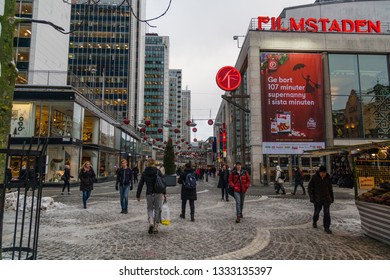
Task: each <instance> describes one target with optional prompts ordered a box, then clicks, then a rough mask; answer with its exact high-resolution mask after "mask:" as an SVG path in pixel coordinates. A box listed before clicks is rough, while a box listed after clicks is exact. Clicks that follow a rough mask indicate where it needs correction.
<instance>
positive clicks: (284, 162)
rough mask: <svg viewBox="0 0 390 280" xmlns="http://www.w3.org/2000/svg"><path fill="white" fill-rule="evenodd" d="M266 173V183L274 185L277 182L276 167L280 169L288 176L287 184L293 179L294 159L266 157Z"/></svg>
mask: <svg viewBox="0 0 390 280" xmlns="http://www.w3.org/2000/svg"><path fill="white" fill-rule="evenodd" d="M265 162H266V171H265V174H264V182H265V183H268V184H272V183H273V182H275V177H276V166H278V165H279V166H280V168H281V169H282V170H283V171H284V173H285V174H286V180H285V182H289V181H290V178H291V162H292V157H291V156H290V155H287V156H286V155H265Z"/></svg>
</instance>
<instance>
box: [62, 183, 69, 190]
mask: <svg viewBox="0 0 390 280" xmlns="http://www.w3.org/2000/svg"><path fill="white" fill-rule="evenodd" d="M66 187H68V192H70V183H69V180H64V186H63V187H62V192H64V191H65V188H66Z"/></svg>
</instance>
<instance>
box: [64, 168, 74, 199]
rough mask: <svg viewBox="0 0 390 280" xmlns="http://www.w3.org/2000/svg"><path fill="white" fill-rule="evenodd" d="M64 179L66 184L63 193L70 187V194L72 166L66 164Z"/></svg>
mask: <svg viewBox="0 0 390 280" xmlns="http://www.w3.org/2000/svg"><path fill="white" fill-rule="evenodd" d="M61 178H62V179H63V180H64V186H63V187H62V192H61V194H64V191H65V188H66V187H68V194H71V192H70V178H73V176H71V175H70V166H69V165H65V170H64V175H62V177H61Z"/></svg>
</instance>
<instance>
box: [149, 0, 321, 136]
mask: <svg viewBox="0 0 390 280" xmlns="http://www.w3.org/2000/svg"><path fill="white" fill-rule="evenodd" d="M312 3H314V0H273V1H266V0H172V4H171V7H170V9H169V11H168V12H167V14H166V15H165V16H163V17H162V18H160V19H158V20H156V21H153V22H151V24H152V25H156V26H157V27H156V28H150V27H148V28H147V32H150V33H158V34H159V35H160V36H169V38H170V62H169V63H170V64H169V68H170V69H182V71H183V83H182V87H183V89H185V88H186V86H188V89H189V90H191V93H192V95H191V96H192V100H191V101H192V104H191V108H192V116H193V118H194V119H195V122H196V123H197V124H198V126H197V128H198V132H197V133H196V138H197V139H206V138H207V137H208V136H211V135H212V128H211V127H210V126H209V125H208V124H207V120H196V119H208V118H209V117H210V110H211V118H212V119H214V118H215V115H216V113H217V112H218V108H219V105H220V103H221V100H222V98H221V95H222V94H223V91H222V90H221V89H219V88H218V86H217V85H216V83H215V75H216V73H217V72H218V70H219V69H220V68H221V67H222V66H226V65H231V66H234V65H235V62H236V60H237V57H238V54H239V48H238V47H237V41H234V40H233V36H235V35H245V34H246V31H247V29H248V27H249V23H250V20H251V19H252V18H257V17H258V16H279V14H280V13H281V11H282V10H283V8H286V7H291V6H298V5H305V4H312ZM168 4H169V0H146V18H153V17H156V16H158V15H160V14H162V13H163V12H164V11H165V9H166V8H167V6H168ZM242 39H243V38H240V41H239V42H240V45H241V43H242ZM193 138H194V135H192V139H193Z"/></svg>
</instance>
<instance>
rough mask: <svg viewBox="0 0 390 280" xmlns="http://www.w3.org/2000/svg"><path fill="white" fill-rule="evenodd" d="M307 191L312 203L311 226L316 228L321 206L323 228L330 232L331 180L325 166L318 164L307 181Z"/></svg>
mask: <svg viewBox="0 0 390 280" xmlns="http://www.w3.org/2000/svg"><path fill="white" fill-rule="evenodd" d="M308 193H309V197H310V202H311V203H313V204H314V214H313V228H317V221H318V219H319V216H320V212H321V210H322V208H324V229H325V232H326V233H328V234H331V233H332V231H331V230H330V205H331V204H332V203H333V202H334V196H333V187H332V181H331V179H330V176H329V174H328V173H327V172H326V167H325V166H320V168H319V169H318V171H317V172H316V174H314V175H313V176H312V177H311V179H310V182H309V186H308Z"/></svg>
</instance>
